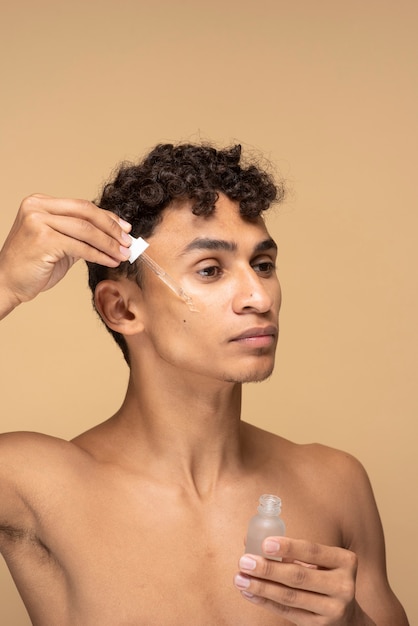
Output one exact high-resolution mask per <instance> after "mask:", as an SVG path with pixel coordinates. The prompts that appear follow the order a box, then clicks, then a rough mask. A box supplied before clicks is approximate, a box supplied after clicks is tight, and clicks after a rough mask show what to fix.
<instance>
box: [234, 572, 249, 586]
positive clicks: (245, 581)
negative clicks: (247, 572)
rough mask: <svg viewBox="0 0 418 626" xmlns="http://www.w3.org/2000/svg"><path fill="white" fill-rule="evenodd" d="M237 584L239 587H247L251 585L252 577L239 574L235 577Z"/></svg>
mask: <svg viewBox="0 0 418 626" xmlns="http://www.w3.org/2000/svg"><path fill="white" fill-rule="evenodd" d="M234 582H235V586H236V587H238V588H239V589H247V588H248V587H249V586H250V582H251V581H250V579H249V578H248V576H243V575H242V574H237V575H236V576H235V579H234Z"/></svg>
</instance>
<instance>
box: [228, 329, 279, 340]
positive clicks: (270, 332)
mask: <svg viewBox="0 0 418 626" xmlns="http://www.w3.org/2000/svg"><path fill="white" fill-rule="evenodd" d="M277 332H278V329H277V326H273V325H269V326H256V327H254V328H248V329H247V330H244V332H242V333H240V334H239V335H237V336H236V337H233V338H232V339H231V341H245V340H251V339H256V338H261V337H276V336H277Z"/></svg>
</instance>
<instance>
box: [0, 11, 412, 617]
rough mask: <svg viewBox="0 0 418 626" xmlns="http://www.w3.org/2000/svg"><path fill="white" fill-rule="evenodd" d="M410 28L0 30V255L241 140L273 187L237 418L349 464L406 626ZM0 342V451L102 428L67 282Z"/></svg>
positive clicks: (385, 24) (206, 18) (291, 24)
mask: <svg viewBox="0 0 418 626" xmlns="http://www.w3.org/2000/svg"><path fill="white" fill-rule="evenodd" d="M417 21H418V9H417V4H416V2H415V0H411V1H408V0H396V1H395V0H393V1H388V0H386V1H385V0H354V1H353V0H352V1H351V2H343V1H338V0H316V1H315V2H314V1H313V0H299V1H298V0H293V1H292V0H248V1H247V2H246V1H245V0H243V1H242V2H239V1H238V0H232V1H229V2H228V0H211V1H210V2H209V1H208V2H199V1H194V2H193V1H191V0H156V1H154V2H151V1H148V2H145V1H144V0H136V1H127V0H107V1H106V0H101V1H99V0H90V1H87V2H86V0H71V2H69V1H66V2H63V1H62V0H37V1H36V2H33V1H32V0H26V1H25V0H14V2H13V3H11V2H8V3H6V2H3V6H2V8H1V15H0V34H1V37H0V42H1V43H0V45H1V47H2V50H1V54H0V62H1V68H2V69H1V142H0V151H1V174H2V176H1V178H2V184H1V195H2V203H1V212H0V235H1V239H2V240H3V239H4V237H5V235H6V233H7V232H8V230H9V228H10V226H11V223H12V220H13V218H14V214H15V212H16V210H17V208H18V205H19V203H20V200H21V199H22V198H23V197H24V196H25V195H27V194H29V193H32V192H37V191H42V192H45V193H49V194H52V195H62V196H75V197H87V198H93V197H95V196H96V193H97V191H98V188H99V186H100V184H101V182H102V181H103V179H105V178H106V177H107V176H108V174H109V172H110V170H111V169H112V168H113V166H114V165H115V163H117V162H118V161H120V160H122V159H126V158H135V157H137V156H138V155H141V154H143V153H144V152H145V151H146V150H147V149H148V148H149V147H152V146H153V145H154V144H155V143H157V142H160V141H166V140H174V141H177V140H189V139H191V140H194V139H199V138H204V139H205V138H208V139H212V140H214V141H216V142H218V143H220V144H226V143H230V142H231V141H240V142H242V143H243V144H244V145H245V146H248V147H250V148H255V149H256V150H261V151H262V152H264V153H265V154H266V155H267V157H268V158H269V159H271V161H272V162H273V163H274V165H275V166H276V167H277V168H278V169H279V170H280V171H281V172H282V173H283V174H284V176H285V177H286V178H287V179H288V180H289V181H290V183H291V187H292V190H293V191H292V194H291V196H290V197H289V199H288V201H287V203H286V205H285V206H284V207H282V208H281V210H280V211H279V212H277V213H276V214H275V215H274V218H273V219H272V221H271V230H272V232H273V234H274V236H275V237H276V238H277V239H278V241H279V246H280V263H279V264H280V276H281V280H282V284H283V290H284V306H283V313H282V322H281V328H282V336H281V344H280V347H279V361H278V368H277V370H276V372H275V374H274V376H273V378H272V379H271V380H270V381H269V382H268V383H266V384H264V385H256V386H251V387H248V388H247V389H246V392H245V393H246V400H247V403H246V408H245V414H244V417H245V418H246V419H248V420H250V421H252V422H254V423H256V424H258V425H261V426H262V427H265V428H268V429H270V430H272V431H274V432H277V433H280V434H282V435H284V436H287V437H289V438H291V439H294V440H297V441H300V442H307V441H313V440H316V441H321V442H323V443H326V444H329V445H332V446H336V447H339V448H343V449H345V450H348V451H349V452H351V453H353V454H355V455H356V456H357V457H359V458H360V459H361V461H362V462H363V463H364V465H365V466H366V468H367V470H368V472H369V474H370V477H371V479H372V482H373V484H374V487H375V493H376V498H377V502H378V505H379V508H380V511H381V515H382V519H383V523H384V527H385V532H386V537H387V552H388V565H389V571H390V579H391V582H392V585H393V587H394V589H395V591H396V593H397V594H398V595H399V597H400V599H401V600H402V602H403V603H404V605H405V607H406V609H407V612H408V614H409V618H410V620H411V623H418V602H417V599H416V570H417V555H418V550H417V541H416V528H417V527H418V509H417V494H416V491H417V489H416V481H417V475H418V460H417V456H416V453H415V450H416V441H417V427H416V417H417V408H418V407H417V389H416V378H417V354H418V350H417V348H418V345H417V343H418V342H417V330H416V322H417V319H418V310H417V309H418V297H417V282H418V281H417V261H418V258H417V256H418V255H417V246H416V240H417V226H418V217H417V216H418V211H417V200H418V193H417V156H418V155H417V151H418V150H417V146H418V132H417V130H418V129H417V111H418V87H417V70H418V43H417V39H418V38H417V36H416V33H417V26H418V23H417ZM0 338H1V339H0V341H1V357H0V367H1V377H0V380H1V383H0V384H1V401H2V402H1V405H2V410H1V417H0V425H1V429H2V430H4V431H7V430H15V429H17V430H21V429H31V430H38V431H44V432H48V433H50V434H53V435H57V436H62V437H71V436H73V435H75V434H76V433H78V432H79V431H81V430H84V429H86V428H87V427H89V426H91V425H92V424H94V423H96V422H98V421H100V420H102V419H104V418H106V417H107V416H108V415H110V414H111V413H112V412H113V411H114V410H115V409H116V408H117V407H118V404H119V402H120V399H121V397H122V394H123V392H124V388H125V383H126V378H127V370H126V368H125V366H124V364H123V361H122V358H121V356H119V354H118V351H117V349H116V347H114V346H113V343H112V341H111V338H110V337H108V335H107V333H105V331H104V330H103V329H102V328H101V326H100V324H99V322H98V320H97V319H96V318H95V316H94V314H93V313H92V312H91V310H90V302H89V294H88V291H87V288H86V284H85V270H84V267H83V266H82V265H81V264H80V265H79V266H77V267H76V268H74V269H73V270H72V272H71V274H70V275H69V276H68V277H67V278H66V280H65V281H64V282H63V283H62V284H60V285H59V286H58V287H57V288H56V289H55V290H53V291H52V292H49V293H47V294H44V295H42V296H41V297H39V298H38V299H37V300H36V301H35V302H33V303H30V304H27V305H25V306H23V307H21V308H20V309H18V310H16V311H15V312H14V313H13V315H11V316H10V317H9V318H7V319H6V320H5V321H4V322H2V325H1V329H0ZM0 607H1V608H0V611H1V619H0V623H1V624H2V626H3V625H4V626H26V625H27V624H28V623H29V622H28V619H27V617H26V616H25V611H24V609H23V608H22V606H21V604H20V600H19V597H18V595H17V593H16V592H15V591H14V588H13V584H12V582H11V580H10V577H9V574H8V572H7V570H6V568H5V567H4V566H3V564H1V571H0ZM57 626H59V625H57Z"/></svg>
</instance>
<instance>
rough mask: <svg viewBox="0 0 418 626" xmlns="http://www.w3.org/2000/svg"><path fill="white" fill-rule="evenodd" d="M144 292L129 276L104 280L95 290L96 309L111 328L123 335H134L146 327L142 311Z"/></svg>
mask: <svg viewBox="0 0 418 626" xmlns="http://www.w3.org/2000/svg"><path fill="white" fill-rule="evenodd" d="M141 301H142V292H141V289H140V287H139V286H138V284H137V283H136V282H135V281H133V280H129V279H127V278H123V279H121V280H102V281H101V282H100V283H99V284H98V285H97V287H96V290H95V292H94V303H95V305H96V309H97V311H98V313H99V315H100V317H101V318H102V320H103V321H104V323H105V324H106V326H108V327H109V328H111V329H112V330H114V331H116V332H118V333H120V334H121V335H134V334H136V333H139V332H141V331H142V330H143V329H144V324H143V322H142V317H141V315H140V313H141V306H140V304H141Z"/></svg>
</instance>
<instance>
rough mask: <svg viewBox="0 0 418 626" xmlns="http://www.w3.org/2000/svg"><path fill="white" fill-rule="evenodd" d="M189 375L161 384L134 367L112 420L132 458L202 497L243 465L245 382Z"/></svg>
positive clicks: (156, 378) (153, 472)
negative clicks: (124, 396)
mask: <svg viewBox="0 0 418 626" xmlns="http://www.w3.org/2000/svg"><path fill="white" fill-rule="evenodd" d="M191 378H192V377H191ZM191 378H189V379H188V377H187V375H186V376H185V375H184V372H183V373H182V375H181V376H179V377H176V378H175V379H173V378H171V379H170V382H169V384H167V379H166V380H165V381H164V383H165V384H163V381H162V380H161V379H160V377H158V376H157V377H155V376H152V377H150V376H149V372H148V376H147V375H144V374H142V375H140V374H139V373H138V372H135V370H134V371H132V372H131V376H130V381H129V386H128V391H127V394H126V398H125V401H124V403H123V405H122V407H121V409H120V410H119V412H118V413H117V414H116V416H115V417H114V418H113V419H114V421H115V422H116V423H117V424H118V426H119V432H121V431H122V430H123V431H124V433H125V437H124V439H125V441H126V444H127V446H128V449H131V451H132V454H131V458H135V459H138V458H140V463H141V466H146V467H147V469H148V470H149V471H150V473H151V474H152V476H153V477H154V478H157V480H158V478H159V477H161V479H164V481H165V482H167V477H170V479H171V480H172V481H173V482H175V483H176V484H178V485H182V488H185V489H186V490H187V491H194V492H195V493H196V494H198V495H199V496H200V497H202V496H203V495H209V494H210V493H211V492H212V491H213V490H214V489H215V488H216V486H217V485H218V484H219V483H220V482H223V481H225V480H230V479H231V478H232V477H233V476H234V474H236V472H237V471H238V470H239V468H240V467H241V466H242V451H241V435H240V433H241V422H240V413H241V385H240V384H235V383H224V382H223V383H220V382H213V381H212V382H211V383H210V384H208V381H207V380H204V381H200V380H199V381H198V380H196V377H193V380H192V379H191ZM126 449H127V448H126V445H125V446H124V450H125V451H126Z"/></svg>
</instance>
